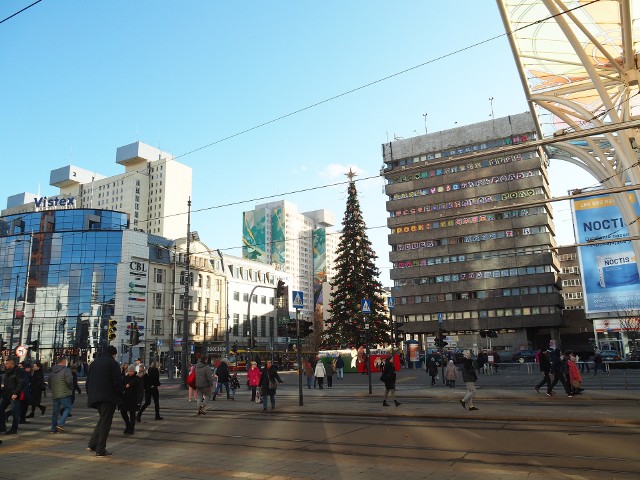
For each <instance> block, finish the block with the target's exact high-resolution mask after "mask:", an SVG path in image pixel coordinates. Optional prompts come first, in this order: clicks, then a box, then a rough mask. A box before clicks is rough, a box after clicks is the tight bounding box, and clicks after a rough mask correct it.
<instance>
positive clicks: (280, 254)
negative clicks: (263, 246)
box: [271, 207, 287, 265]
mask: <svg viewBox="0 0 640 480" xmlns="http://www.w3.org/2000/svg"><path fill="white" fill-rule="evenodd" d="M284 221H285V213H284V209H283V208H281V207H278V208H274V209H273V210H272V212H271V263H275V264H276V265H284V262H285V256H286V253H287V242H286V237H285V228H284Z"/></svg>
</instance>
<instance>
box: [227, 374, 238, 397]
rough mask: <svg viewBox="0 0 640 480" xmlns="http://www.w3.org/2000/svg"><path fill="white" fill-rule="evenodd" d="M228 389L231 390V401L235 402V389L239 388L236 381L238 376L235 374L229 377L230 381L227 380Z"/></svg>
mask: <svg viewBox="0 0 640 480" xmlns="http://www.w3.org/2000/svg"><path fill="white" fill-rule="evenodd" d="M229 388H231V400H235V399H236V388H240V382H239V381H238V374H237V373H236V372H234V373H233V375H231V380H229Z"/></svg>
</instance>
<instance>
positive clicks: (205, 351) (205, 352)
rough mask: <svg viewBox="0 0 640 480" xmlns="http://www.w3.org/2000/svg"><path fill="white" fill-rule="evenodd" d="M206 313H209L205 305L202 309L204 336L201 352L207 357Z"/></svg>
mask: <svg viewBox="0 0 640 480" xmlns="http://www.w3.org/2000/svg"><path fill="white" fill-rule="evenodd" d="M207 313H209V309H208V308H206V307H205V309H204V338H203V340H202V352H203V354H204V355H205V358H207V355H208V352H207Z"/></svg>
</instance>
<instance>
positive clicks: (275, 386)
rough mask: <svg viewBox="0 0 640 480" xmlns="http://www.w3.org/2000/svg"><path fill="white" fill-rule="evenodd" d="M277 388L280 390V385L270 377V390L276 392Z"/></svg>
mask: <svg viewBox="0 0 640 480" xmlns="http://www.w3.org/2000/svg"><path fill="white" fill-rule="evenodd" d="M276 388H278V384H277V383H276V381H275V380H273V379H272V378H271V377H269V390H275V389H276Z"/></svg>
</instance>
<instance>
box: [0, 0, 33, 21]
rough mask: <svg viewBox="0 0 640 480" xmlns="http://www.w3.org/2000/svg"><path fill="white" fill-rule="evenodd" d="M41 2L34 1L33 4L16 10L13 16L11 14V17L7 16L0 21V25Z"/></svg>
mask: <svg viewBox="0 0 640 480" xmlns="http://www.w3.org/2000/svg"><path fill="white" fill-rule="evenodd" d="M41 1H42V0H36V1H35V2H33V3H32V4H31V5H27V6H26V7H24V8H23V9H22V10H18V11H17V12H16V13H14V14H12V15H9V16H8V17H6V18H3V19H2V20H0V23H4V22H6V21H7V20H9V19H11V18H13V17H15V16H16V15H18V14H20V13H22V12H24V11H25V10H28V9H30V8H31V7H33V6H34V5H35V4H37V3H40V2H41Z"/></svg>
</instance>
